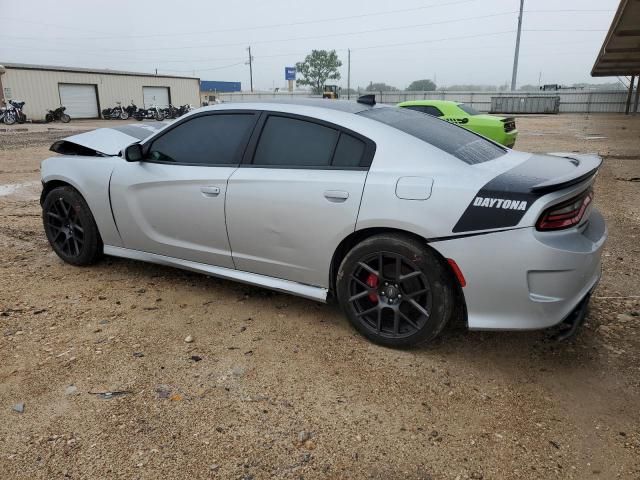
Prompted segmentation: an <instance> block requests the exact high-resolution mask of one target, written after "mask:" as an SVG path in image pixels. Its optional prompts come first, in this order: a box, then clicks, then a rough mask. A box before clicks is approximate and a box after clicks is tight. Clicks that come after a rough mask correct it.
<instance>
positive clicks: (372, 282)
mask: <svg viewBox="0 0 640 480" xmlns="http://www.w3.org/2000/svg"><path fill="white" fill-rule="evenodd" d="M366 284H367V285H368V286H369V287H371V288H378V276H377V275H376V274H375V273H370V274H369V276H368V277H367V281H366ZM369 300H371V301H372V302H373V303H378V294H377V293H376V292H371V293H370V294H369Z"/></svg>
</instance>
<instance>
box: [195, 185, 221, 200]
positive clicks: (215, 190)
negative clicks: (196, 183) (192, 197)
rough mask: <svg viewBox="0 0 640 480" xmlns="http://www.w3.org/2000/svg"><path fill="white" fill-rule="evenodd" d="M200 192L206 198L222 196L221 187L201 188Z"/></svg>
mask: <svg viewBox="0 0 640 480" xmlns="http://www.w3.org/2000/svg"><path fill="white" fill-rule="evenodd" d="M200 191H201V192H202V193H203V195H204V196H205V197H217V196H218V195H220V187H216V186H214V185H207V186H206V187H200Z"/></svg>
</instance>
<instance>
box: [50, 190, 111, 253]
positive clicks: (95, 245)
mask: <svg viewBox="0 0 640 480" xmlns="http://www.w3.org/2000/svg"><path fill="white" fill-rule="evenodd" d="M42 220H43V224H44V230H45V233H46V235H47V239H48V240H49V243H50V244H51V246H52V248H53V250H54V251H55V252H56V253H57V254H58V256H59V257H60V258H61V259H62V260H64V261H65V262H67V263H71V264H74V265H89V264H91V263H94V262H95V261H96V260H97V259H98V258H99V257H100V255H101V254H102V240H101V238H100V234H99V232H98V228H97V226H96V223H95V221H94V219H93V215H92V214H91V211H90V210H89V206H88V205H87V203H86V202H85V200H84V198H82V196H81V195H80V194H79V193H78V192H77V191H76V190H75V189H73V188H72V187H66V186H65V187H57V188H54V189H53V190H51V191H50V192H49V193H48V194H47V196H46V197H45V200H44V202H43V204H42Z"/></svg>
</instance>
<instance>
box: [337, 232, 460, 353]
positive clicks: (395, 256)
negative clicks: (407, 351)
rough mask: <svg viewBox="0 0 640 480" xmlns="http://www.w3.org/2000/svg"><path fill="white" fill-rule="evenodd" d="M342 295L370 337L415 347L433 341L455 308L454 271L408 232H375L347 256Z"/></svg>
mask: <svg viewBox="0 0 640 480" xmlns="http://www.w3.org/2000/svg"><path fill="white" fill-rule="evenodd" d="M336 290H337V296H338V300H339V302H340V305H341V306H342V308H343V310H344V311H345V313H346V315H347V317H348V318H349V321H350V322H351V323H352V324H353V326H354V327H355V328H356V329H357V330H358V331H359V332H360V333H361V334H362V335H364V336H365V337H367V338H368V339H369V340H371V341H373V342H375V343H378V344H381V345H385V346H389V347H410V346H413V345H418V344H421V343H426V342H429V341H431V340H433V339H434V338H435V337H436V336H437V335H438V334H439V333H440V332H441V331H442V329H443V328H444V326H445V325H446V324H447V322H448V321H449V319H450V317H451V315H452V312H453V303H454V288H453V284H452V279H451V275H450V273H449V271H448V269H447V267H446V266H445V264H444V262H443V261H442V259H440V258H439V257H438V256H437V255H436V253H435V252H433V251H431V250H430V249H429V248H428V247H426V246H425V245H423V244H422V243H421V242H419V241H417V240H415V239H413V238H411V237H409V236H405V235H399V234H380V235H375V236H372V237H370V238H368V239H367V240H364V241H363V242H361V243H359V244H358V245H356V246H355V247H354V248H353V249H352V250H351V251H350V252H349V253H348V254H347V255H346V257H345V258H344V260H343V261H342V263H341V265H340V267H339V270H338V273H337V281H336Z"/></svg>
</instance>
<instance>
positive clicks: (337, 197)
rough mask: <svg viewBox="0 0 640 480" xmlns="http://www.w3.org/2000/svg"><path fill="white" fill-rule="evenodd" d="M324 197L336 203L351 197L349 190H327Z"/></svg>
mask: <svg viewBox="0 0 640 480" xmlns="http://www.w3.org/2000/svg"><path fill="white" fill-rule="evenodd" d="M324 198H326V199H327V200H329V201H330V202H334V203H337V202H344V201H345V200H346V199H347V198H349V192H345V191H344V190H327V191H325V192H324Z"/></svg>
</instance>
